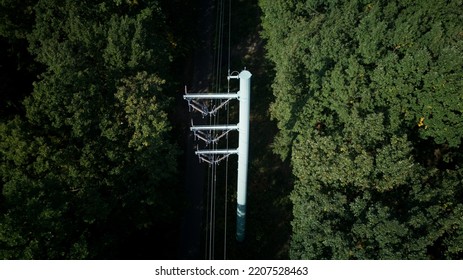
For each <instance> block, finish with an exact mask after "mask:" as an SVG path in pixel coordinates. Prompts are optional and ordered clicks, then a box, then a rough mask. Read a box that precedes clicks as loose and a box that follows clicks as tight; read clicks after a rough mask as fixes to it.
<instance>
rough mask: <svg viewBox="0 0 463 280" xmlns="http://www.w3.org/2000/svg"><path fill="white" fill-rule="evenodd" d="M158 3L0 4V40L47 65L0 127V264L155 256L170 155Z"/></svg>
mask: <svg viewBox="0 0 463 280" xmlns="http://www.w3.org/2000/svg"><path fill="white" fill-rule="evenodd" d="M158 2H159V1H154V0H153V1H128V0H127V1H124V0H101V1H71V0H66V1H61V0H60V1H57V0H37V1H22V2H21V3H23V4H22V5H20V4H18V3H17V2H16V1H6V0H5V1H1V2H0V4H1V5H0V10H2V13H1V14H0V15H1V16H2V22H1V23H0V25H1V28H0V31H1V33H0V36H3V38H7V39H8V41H9V42H17V41H18V40H19V41H20V40H26V39H27V44H28V45H29V51H30V53H31V54H33V55H34V57H35V60H36V62H38V63H40V64H41V65H43V68H44V69H45V70H44V71H43V72H42V73H40V75H39V77H38V80H37V81H36V82H34V85H33V92H32V94H31V95H29V96H27V97H26V99H25V100H24V102H23V104H24V105H23V106H24V110H25V114H24V116H21V115H17V116H11V115H8V116H7V117H4V118H3V119H2V123H1V126H0V130H1V141H0V151H1V156H2V160H1V169H0V172H1V177H2V186H1V197H0V258H21V259H22V258H27V259H28V258H43V259H50V258H140V257H150V258H156V257H163V256H164V255H163V254H165V252H161V251H159V252H156V251H154V250H153V247H152V246H151V247H150V246H149V244H155V245H156V246H157V248H158V249H159V250H162V248H163V247H162V246H161V245H162V244H165V241H166V239H165V238H164V237H163V236H162V235H163V234H169V232H168V230H166V228H165V225H166V224H168V223H170V220H171V219H172V218H173V217H174V208H175V205H172V202H173V201H176V200H175V199H174V198H173V190H172V186H173V185H174V184H176V183H175V179H174V175H175V173H176V156H177V154H178V152H177V149H176V147H175V145H174V144H172V141H171V140H170V137H169V131H170V129H171V128H170V124H169V121H168V118H167V113H166V111H167V109H168V106H169V102H170V100H169V98H168V97H167V95H166V94H165V93H164V92H165V79H166V76H167V69H168V65H169V63H170V62H171V54H170V49H171V47H172V46H171V42H169V40H168V39H167V38H169V36H168V35H167V31H166V30H167V28H166V24H165V16H164V14H163V11H162V10H161V8H160V6H159V3H158ZM14 11H16V13H14ZM18 17H19V18H18ZM21 19H22V20H21ZM147 243H149V244H147ZM148 248H150V249H149V250H150V251H146V250H148Z"/></svg>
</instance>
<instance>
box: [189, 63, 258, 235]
mask: <svg viewBox="0 0 463 280" xmlns="http://www.w3.org/2000/svg"><path fill="white" fill-rule="evenodd" d="M251 76H252V74H251V73H250V72H249V71H247V70H243V71H241V72H240V73H239V74H238V75H236V76H228V77H227V78H228V79H239V80H240V88H239V91H238V92H237V93H209V94H207V93H206V94H204V93H200V94H199V93H191V94H188V93H186V92H185V95H184V96H183V98H184V99H185V100H187V101H188V106H189V108H190V110H194V111H198V112H200V113H201V114H202V115H203V116H212V115H215V114H216V113H217V111H218V110H220V109H221V108H223V107H224V106H225V105H226V104H228V103H229V102H230V101H231V100H233V99H238V101H239V122H238V124H236V125H202V126H194V125H193V124H192V126H191V128H190V130H191V131H192V132H193V133H194V134H195V136H196V137H197V138H199V139H201V140H203V141H205V142H206V144H209V143H217V142H218V141H219V140H220V138H222V137H224V136H226V135H227V134H228V133H229V132H231V131H238V148H236V149H212V150H197V151H196V152H195V153H196V155H197V156H198V157H199V159H200V161H203V162H207V163H209V164H218V163H219V162H220V161H222V160H223V159H225V158H227V157H229V156H230V155H233V154H236V155H238V179H237V206H236V219H237V220H236V239H237V240H238V241H243V240H244V237H245V229H246V190H247V176H248V155H249V114H250V99H251V98H250V97H251ZM211 99H218V100H222V102H221V103H220V105H218V106H216V107H214V108H209V106H208V105H206V104H204V103H201V102H199V100H211ZM212 131H222V133H220V134H219V135H218V136H216V137H212V135H213V133H212Z"/></svg>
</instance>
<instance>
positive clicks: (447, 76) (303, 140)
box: [260, 0, 463, 259]
mask: <svg viewBox="0 0 463 280" xmlns="http://www.w3.org/2000/svg"><path fill="white" fill-rule="evenodd" d="M260 6H261V8H262V9H263V13H264V14H263V17H262V20H263V27H264V32H263V35H264V36H265V38H266V39H267V50H268V57H269V58H270V59H271V60H272V61H273V63H274V66H275V70H276V77H275V80H274V83H273V91H274V96H275V101H274V103H273V105H272V107H271V113H272V116H273V117H274V118H275V119H276V120H277V121H278V126H279V134H278V135H277V137H276V139H275V142H274V147H275V151H276V152H277V153H278V154H280V155H281V156H282V157H283V158H288V157H289V158H290V160H291V164H292V170H293V175H294V177H295V185H294V190H293V192H292V195H291V198H292V201H293V204H294V210H293V212H294V220H293V222H292V227H293V235H292V243H291V252H290V254H291V257H292V258H295V259H320V258H328V259H421V258H462V257H463V219H462V217H463V188H462V186H463V154H462V153H463V143H462V137H463V91H462V88H463V68H462V67H463V33H462V30H463V2H462V1H460V0H451V1H444V0H435V1H406V0H394V1H363V0H348V1H337V0H331V1H315V0H305V1H287V0H276V1H274V0H272V1H270V0H261V1H260Z"/></svg>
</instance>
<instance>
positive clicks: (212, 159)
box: [198, 154, 231, 165]
mask: <svg viewBox="0 0 463 280" xmlns="http://www.w3.org/2000/svg"><path fill="white" fill-rule="evenodd" d="M230 155H231V154H224V155H222V156H220V155H217V154H214V155H211V154H207V155H203V154H201V155H198V158H199V161H200V162H207V163H209V164H211V165H212V164H219V163H220V162H221V161H222V160H224V159H226V158H228V157H229V156H230Z"/></svg>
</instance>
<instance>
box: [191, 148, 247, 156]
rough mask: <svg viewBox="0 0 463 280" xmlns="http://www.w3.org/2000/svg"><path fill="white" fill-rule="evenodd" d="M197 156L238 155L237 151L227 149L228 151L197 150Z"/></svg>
mask: <svg viewBox="0 0 463 280" xmlns="http://www.w3.org/2000/svg"><path fill="white" fill-rule="evenodd" d="M195 154H197V155H226V154H230V155H233V154H238V149H228V150H221V149H217V150H197V151H196V152H195Z"/></svg>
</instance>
